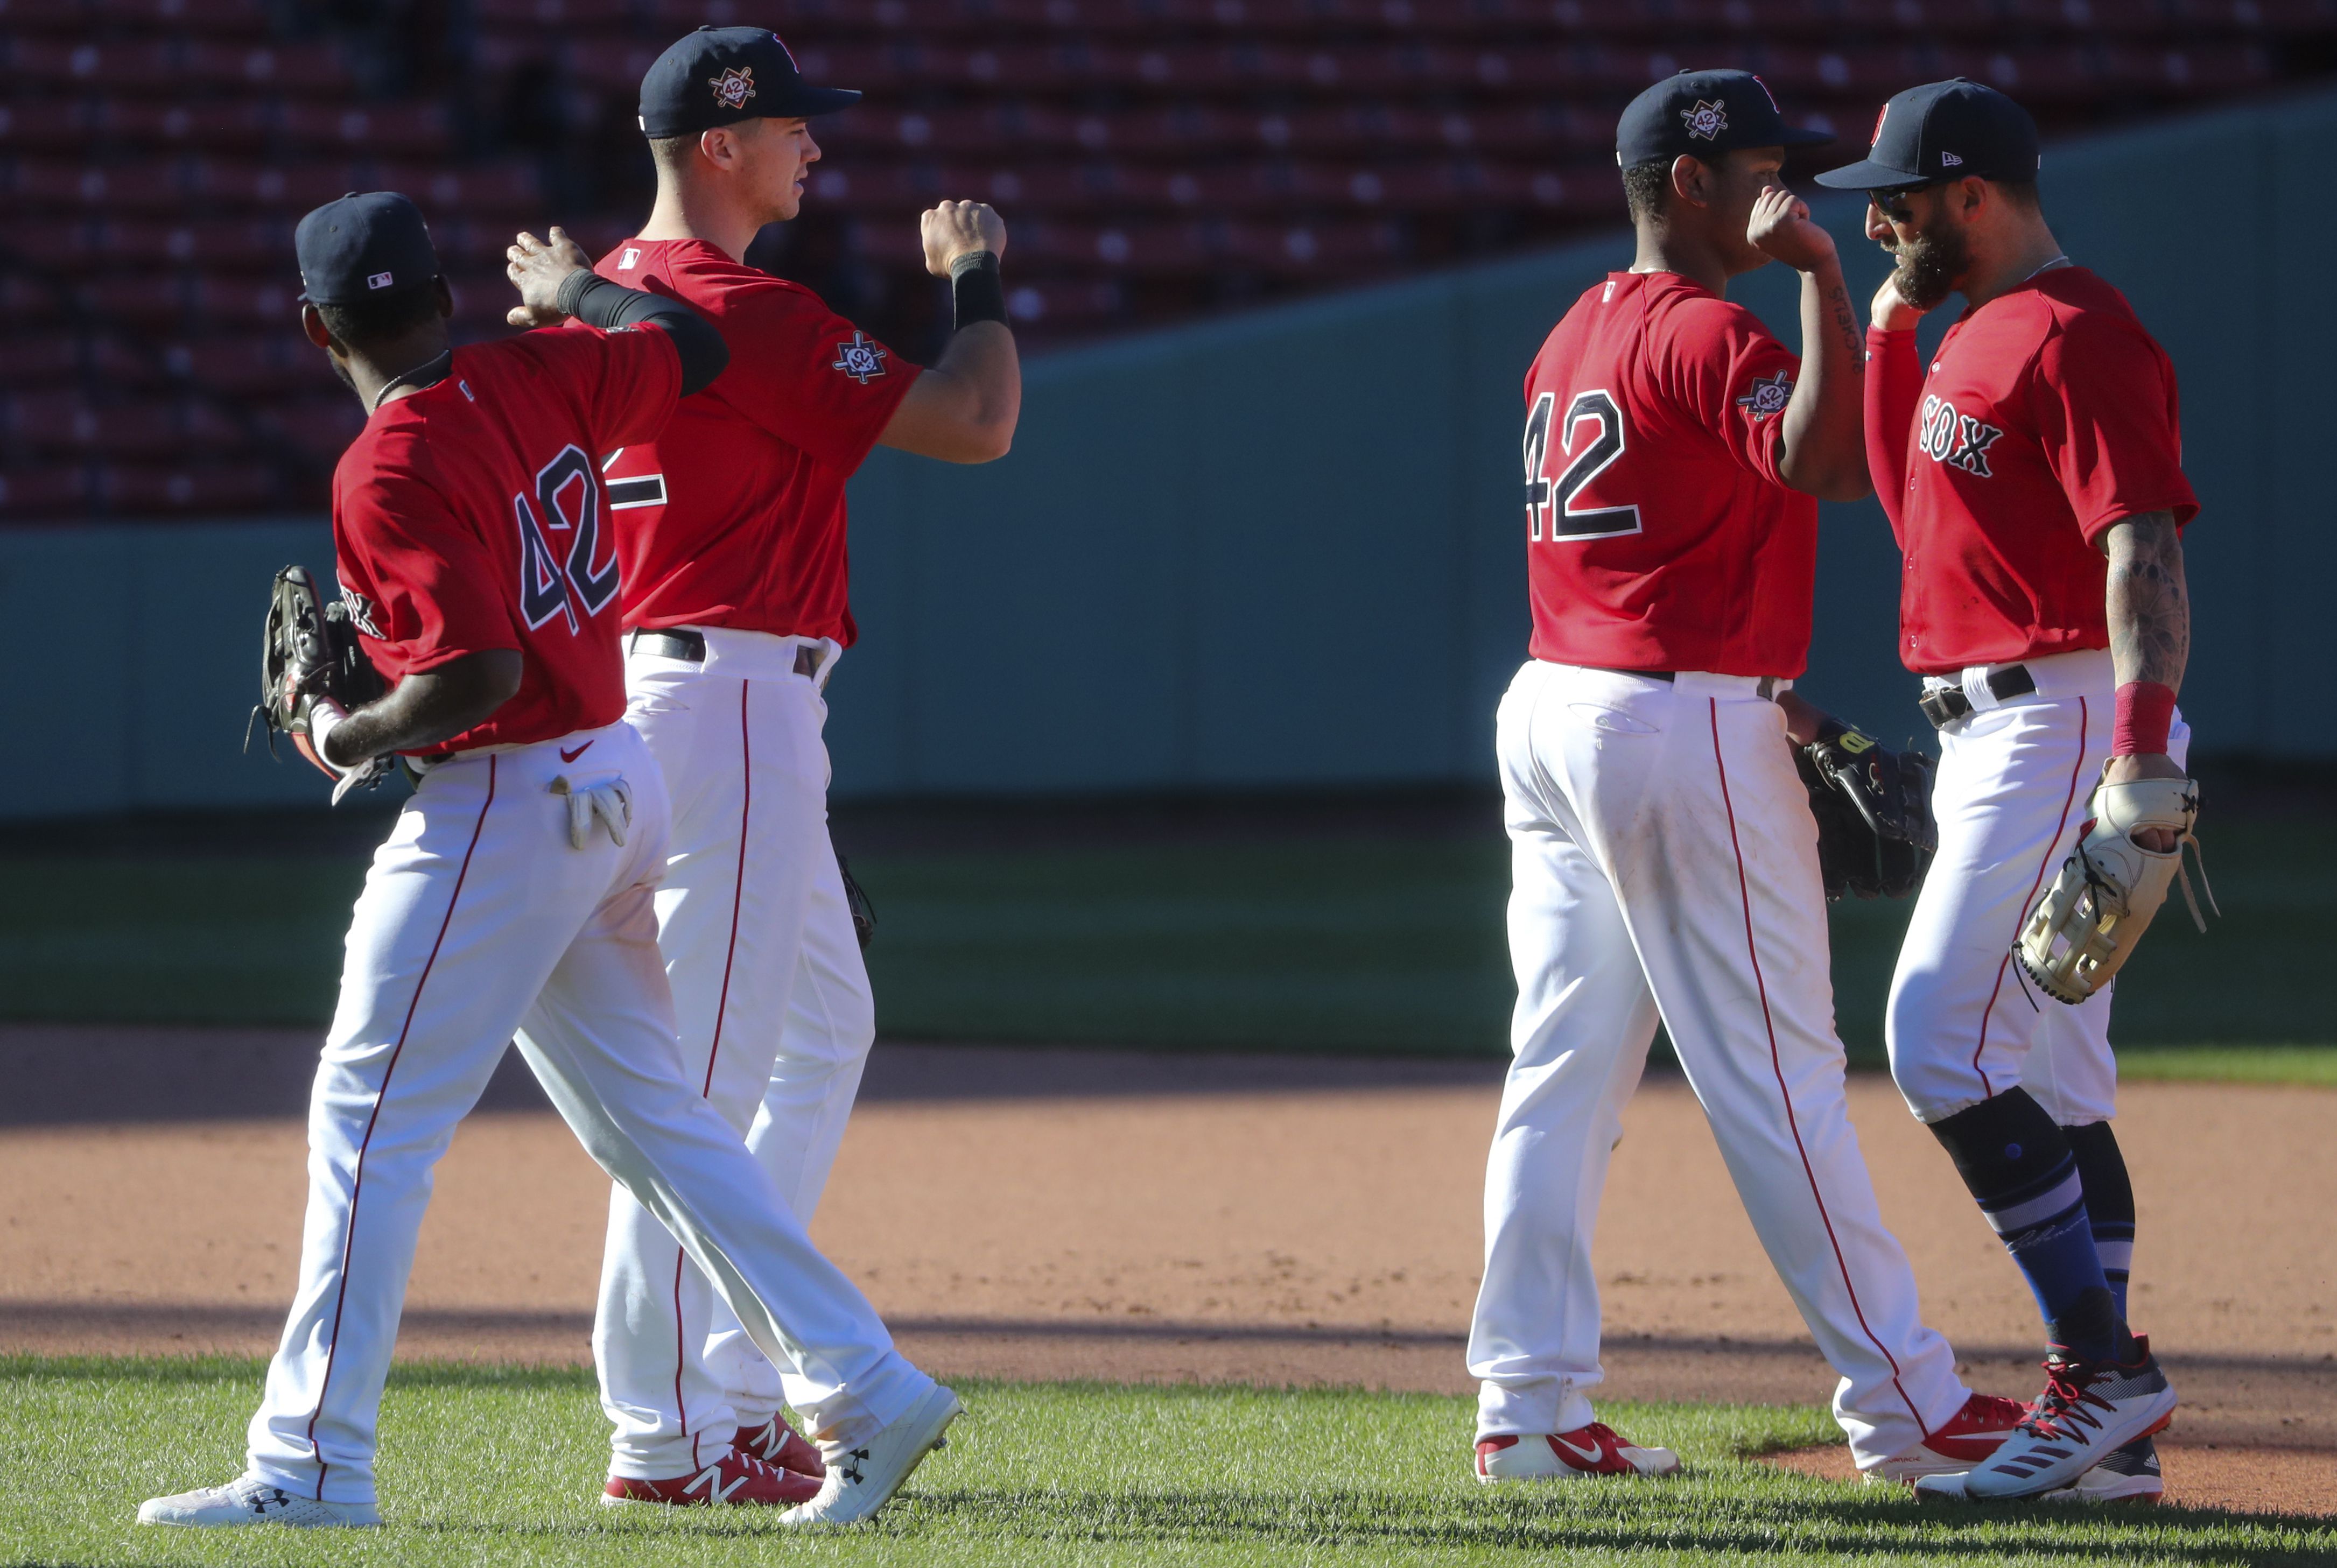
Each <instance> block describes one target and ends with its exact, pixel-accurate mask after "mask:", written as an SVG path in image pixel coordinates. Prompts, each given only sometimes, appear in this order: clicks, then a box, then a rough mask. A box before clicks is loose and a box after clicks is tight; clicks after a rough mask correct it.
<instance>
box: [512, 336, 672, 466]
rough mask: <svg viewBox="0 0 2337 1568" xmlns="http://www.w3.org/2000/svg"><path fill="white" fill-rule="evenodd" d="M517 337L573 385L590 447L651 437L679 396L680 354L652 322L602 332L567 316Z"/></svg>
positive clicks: (609, 447)
mask: <svg viewBox="0 0 2337 1568" xmlns="http://www.w3.org/2000/svg"><path fill="white" fill-rule="evenodd" d="M523 341H524V342H525V343H526V344H527V345H528V346H530V347H531V348H532V349H533V351H534V352H535V354H536V355H537V357H538V359H539V360H540V361H541V362H543V365H544V367H545V368H546V369H547V370H549V371H550V372H551V373H552V375H554V376H556V377H558V378H559V379H560V380H561V382H562V384H563V385H566V386H569V387H571V388H572V389H573V391H574V394H575V395H576V397H577V398H578V400H579V401H580V402H581V404H582V413H583V415H584V420H585V423H586V424H587V426H588V427H589V428H590V429H591V431H592V440H593V442H594V443H595V444H594V447H593V450H594V451H596V452H614V451H615V450H616V449H617V448H619V447H621V446H634V445H638V444H640V443H644V442H649V441H653V440H655V439H656V438H657V434H658V433H659V432H660V431H661V430H663V429H664V428H665V422H666V420H667V419H668V418H670V416H671V415H672V414H673V407H674V404H675V403H677V402H678V401H680V397H681V355H680V354H679V353H677V352H676V351H675V349H674V346H673V339H672V338H670V337H669V336H666V332H665V329H664V328H663V327H661V326H658V325H657V324H656V323H654V322H643V323H641V324H640V325H639V326H621V327H618V328H616V329H614V330H613V331H608V332H603V331H602V330H601V329H600V328H599V327H597V326H586V325H585V324H584V323H582V322H581V321H568V322H563V323H562V325H561V326H557V327H546V328H542V329H539V330H537V331H534V332H531V333H529V334H528V335H527V336H526V337H525V338H524V339H523Z"/></svg>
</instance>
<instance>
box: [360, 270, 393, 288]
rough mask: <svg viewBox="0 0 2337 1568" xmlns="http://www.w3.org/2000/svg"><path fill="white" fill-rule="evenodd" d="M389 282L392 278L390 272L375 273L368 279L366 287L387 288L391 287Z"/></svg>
mask: <svg viewBox="0 0 2337 1568" xmlns="http://www.w3.org/2000/svg"><path fill="white" fill-rule="evenodd" d="M389 283H390V278H389V274H388V273H386V272H376V273H374V274H372V275H371V276H369V277H368V278H367V279H366V287H367V288H387V287H389Z"/></svg>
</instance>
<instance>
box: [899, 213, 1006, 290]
mask: <svg viewBox="0 0 2337 1568" xmlns="http://www.w3.org/2000/svg"><path fill="white" fill-rule="evenodd" d="M917 229H918V232H919V233H920V234H922V235H923V236H924V241H925V270H926V271H928V272H930V273H932V274H933V275H934V277H935V278H947V277H948V276H949V275H950V263H951V262H953V261H954V260H956V259H957V258H959V257H961V256H972V255H973V254H974V253H975V252H976V251H981V250H987V251H989V252H990V253H991V254H992V256H995V257H998V258H1002V259H1003V258H1004V257H1005V255H1006V220H1005V219H1002V218H1001V217H999V216H998V214H997V212H996V211H995V210H993V209H992V207H991V205H990V203H988V202H987V201H944V202H943V203H942V204H941V205H940V206H938V207H933V208H928V209H926V211H925V215H924V217H923V218H921V219H918V220H917Z"/></svg>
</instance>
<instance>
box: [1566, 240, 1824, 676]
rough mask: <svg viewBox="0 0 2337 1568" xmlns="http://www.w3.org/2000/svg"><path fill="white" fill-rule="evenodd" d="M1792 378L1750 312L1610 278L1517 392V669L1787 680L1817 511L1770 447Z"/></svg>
mask: <svg viewBox="0 0 2337 1568" xmlns="http://www.w3.org/2000/svg"><path fill="white" fill-rule="evenodd" d="M1800 368H1801V362H1800V361H1799V360H1798V359H1796V358H1795V357H1794V355H1793V354H1792V353H1791V352H1790V351H1788V350H1787V349H1786V348H1785V346H1784V345H1783V344H1781V343H1779V342H1778V341H1777V340H1776V339H1775V337H1773V336H1770V334H1769V332H1768V330H1767V329H1766V328H1765V327H1764V326H1762V325H1761V323H1760V322H1759V320H1758V319H1756V318H1755V317H1754V315H1753V313H1752V312H1751V311H1749V310H1746V309H1745V308H1744V307H1741V306H1737V305H1732V304H1730V303H1729V302H1728V301H1726V300H1725V299H1723V298H1721V297H1719V296H1718V295H1716V294H1714V293H1713V292H1712V291H1711V290H1710V289H1707V288H1705V287H1702V286H1700V285H1698V284H1696V283H1693V282H1690V281H1689V280H1688V279H1687V278H1682V277H1680V276H1679V275H1678V274H1677V273H1671V272H1645V273H1642V272H1612V273H1609V274H1608V276H1607V280H1606V281H1605V282H1604V283H1601V284H1599V285H1598V286H1597V287H1593V288H1592V289H1591V290H1590V291H1589V293H1587V294H1585V295H1584V296H1583V297H1581V298H1580V299H1579V300H1577V301H1575V304H1574V308H1573V309H1571V310H1569V311H1568V312H1567V313H1566V318H1565V319H1564V320H1562V321H1560V323H1559V324H1558V326H1557V327H1556V328H1554V329H1553V330H1552V331H1551V333H1550V337H1549V339H1548V340H1547V341H1546V342H1544V343H1543V344H1542V346H1541V353H1540V355H1537V356H1536V357H1535V359H1534V363H1533V368H1532V369H1531V370H1530V371H1528V372H1527V374H1526V433H1525V478H1526V495H1525V502H1526V560H1527V567H1526V580H1527V586H1528V589H1529V590H1530V593H1531V595H1532V599H1533V643H1532V652H1533V657H1536V658H1540V659H1548V660H1550V661H1552V662H1554V663H1558V664H1581V665H1596V666H1599V667H1605V668H1609V669H1648V670H1706V671H1709V672H1711V673H1713V674H1716V675H1752V676H1762V675H1773V676H1797V675H1799V674H1801V673H1802V667H1803V666H1804V664H1805V663H1806V662H1807V660H1808V657H1809V648H1810V600H1811V596H1812V594H1813V593H1814V589H1815V582H1816V571H1817V502H1814V500H1812V499H1811V498H1810V497H1808V496H1806V495H1804V494H1801V493H1800V492H1796V491H1793V490H1789V489H1787V488H1786V487H1785V482H1784V481H1783V480H1782V479H1781V478H1780V477H1779V475H1778V472H1777V463H1778V459H1779V457H1780V455H1781V451H1782V448H1783V445H1784V443H1783V441H1782V439H1781V438H1780V436H1779V433H1778V424H1779V421H1780V420H1781V419H1782V417H1783V416H1784V414H1785V403H1786V400H1787V399H1788V398H1789V397H1791V396H1792V394H1793V390H1794V376H1795V375H1797V374H1798V373H1799V371H1800Z"/></svg>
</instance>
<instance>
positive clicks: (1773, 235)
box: [1745, 185, 1834, 272]
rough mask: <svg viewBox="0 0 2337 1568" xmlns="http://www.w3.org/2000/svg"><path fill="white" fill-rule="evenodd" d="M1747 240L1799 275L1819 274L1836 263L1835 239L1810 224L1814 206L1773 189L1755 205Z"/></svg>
mask: <svg viewBox="0 0 2337 1568" xmlns="http://www.w3.org/2000/svg"><path fill="white" fill-rule="evenodd" d="M1745 239H1749V240H1751V241H1752V242H1753V243H1754V244H1755V245H1756V246H1758V247H1759V248H1761V249H1763V250H1765V251H1766V252H1767V253H1768V254H1769V255H1771V256H1774V257H1775V258H1777V259H1778V260H1780V261H1782V262H1784V263H1785V265H1786V266H1788V267H1790V268H1793V269H1794V271H1796V272H1815V271H1816V270H1817V269H1818V268H1821V267H1824V265H1825V264H1826V263H1828V262H1830V261H1832V260H1833V259H1834V248H1833V235H1831V234H1828V233H1827V232H1826V231H1825V230H1824V229H1821V228H1819V227H1818V226H1817V225H1816V224H1814V223H1813V222H1811V221H1810V204H1809V203H1808V202H1806V201H1804V200H1802V199H1801V198H1800V197H1798V196H1796V195H1794V193H1793V192H1792V191H1790V190H1786V189H1785V187H1783V186H1781V185H1778V186H1771V187H1770V188H1769V189H1768V190H1764V191H1763V192H1761V194H1760V196H1759V197H1758V198H1757V199H1756V200H1755V201H1754V203H1753V220H1752V221H1751V222H1750V223H1748V224H1746V225H1745Z"/></svg>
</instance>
